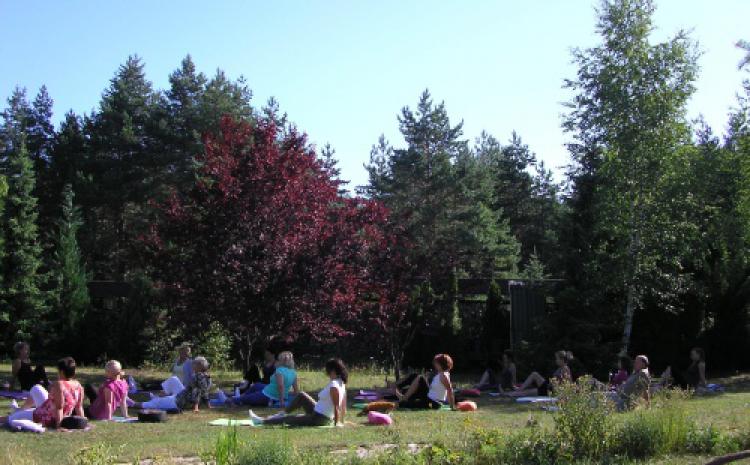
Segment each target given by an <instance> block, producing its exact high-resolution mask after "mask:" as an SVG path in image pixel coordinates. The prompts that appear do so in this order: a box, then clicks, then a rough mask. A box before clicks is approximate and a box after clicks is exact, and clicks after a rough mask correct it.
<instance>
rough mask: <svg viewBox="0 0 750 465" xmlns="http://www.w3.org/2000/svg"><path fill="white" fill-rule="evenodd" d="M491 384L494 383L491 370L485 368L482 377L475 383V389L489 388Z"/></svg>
mask: <svg viewBox="0 0 750 465" xmlns="http://www.w3.org/2000/svg"><path fill="white" fill-rule="evenodd" d="M491 385H492V383H490V370H484V373H482V377H481V378H479V382H478V383H477V384H475V385H474V389H479V390H480V391H481V390H484V389H487V388H488V387H489V386H491Z"/></svg>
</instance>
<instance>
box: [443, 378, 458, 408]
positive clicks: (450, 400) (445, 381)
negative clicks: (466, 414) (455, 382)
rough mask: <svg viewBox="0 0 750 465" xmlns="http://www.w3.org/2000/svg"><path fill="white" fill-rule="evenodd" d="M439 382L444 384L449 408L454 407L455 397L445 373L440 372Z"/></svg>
mask: <svg viewBox="0 0 750 465" xmlns="http://www.w3.org/2000/svg"><path fill="white" fill-rule="evenodd" d="M440 382H441V383H443V386H445V389H446V391H447V392H448V404H449V405H450V406H451V408H456V398H455V397H454V395H453V387H452V386H451V380H450V379H448V377H447V376H445V373H440Z"/></svg>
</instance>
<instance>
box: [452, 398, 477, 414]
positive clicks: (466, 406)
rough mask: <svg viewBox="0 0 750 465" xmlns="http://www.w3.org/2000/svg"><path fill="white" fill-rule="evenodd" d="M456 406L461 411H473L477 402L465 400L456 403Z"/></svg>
mask: <svg viewBox="0 0 750 465" xmlns="http://www.w3.org/2000/svg"><path fill="white" fill-rule="evenodd" d="M456 408H457V409H458V410H460V411H462V412H474V411H476V409H477V403H476V402H474V401H471V400H465V401H463V402H459V403H457V404H456Z"/></svg>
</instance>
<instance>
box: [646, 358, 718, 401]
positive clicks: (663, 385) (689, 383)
mask: <svg viewBox="0 0 750 465" xmlns="http://www.w3.org/2000/svg"><path fill="white" fill-rule="evenodd" d="M660 378H661V379H660V381H659V383H658V384H656V385H654V386H653V388H654V390H655V391H658V390H661V389H668V388H671V387H673V386H676V387H679V388H681V389H695V390H696V391H697V392H698V393H700V392H702V391H705V387H706V386H707V381H706V353H705V352H704V350H703V349H701V348H700V347H695V348H693V349H692V350H691V351H690V365H689V366H688V368H687V370H685V371H684V372H683V371H680V370H673V369H672V365H669V366H667V368H666V369H665V370H664V372H663V373H662V375H661V377H660Z"/></svg>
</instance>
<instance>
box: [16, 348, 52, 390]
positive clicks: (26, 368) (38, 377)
mask: <svg viewBox="0 0 750 465" xmlns="http://www.w3.org/2000/svg"><path fill="white" fill-rule="evenodd" d="M13 353H14V354H15V358H14V359H13V362H12V364H11V374H12V375H13V378H12V379H11V384H10V388H11V389H13V388H14V387H15V386H16V382H18V386H19V387H20V388H21V390H22V391H28V390H30V389H31V388H32V387H33V386H34V385H37V384H39V385H41V386H42V387H43V388H45V389H47V388H49V379H47V372H46V371H45V370H44V366H42V365H37V366H36V368H32V367H31V357H30V355H31V347H30V346H29V344H28V343H27V342H23V341H19V342H16V343H15V345H13Z"/></svg>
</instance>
